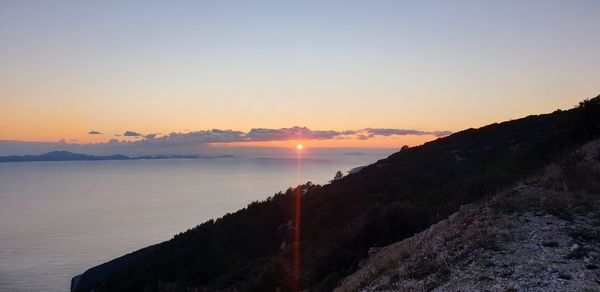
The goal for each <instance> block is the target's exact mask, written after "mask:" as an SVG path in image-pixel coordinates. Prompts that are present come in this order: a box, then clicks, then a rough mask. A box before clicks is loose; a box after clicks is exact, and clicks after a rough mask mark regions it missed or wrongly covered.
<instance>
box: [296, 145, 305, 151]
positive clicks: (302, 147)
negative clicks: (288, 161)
mask: <svg viewBox="0 0 600 292" xmlns="http://www.w3.org/2000/svg"><path fill="white" fill-rule="evenodd" d="M296 149H298V150H302V149H304V146H302V144H298V145H296Z"/></svg>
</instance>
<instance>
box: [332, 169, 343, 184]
mask: <svg viewBox="0 0 600 292" xmlns="http://www.w3.org/2000/svg"><path fill="white" fill-rule="evenodd" d="M343 177H344V174H343V173H342V172H341V171H339V170H338V171H337V172H336V173H335V176H334V177H333V180H332V182H334V181H338V180H340V179H342V178H343Z"/></svg>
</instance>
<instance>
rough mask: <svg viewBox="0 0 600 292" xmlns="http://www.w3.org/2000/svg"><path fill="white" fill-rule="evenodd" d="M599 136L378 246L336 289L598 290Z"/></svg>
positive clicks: (599, 278) (599, 286) (599, 240)
mask: <svg viewBox="0 0 600 292" xmlns="http://www.w3.org/2000/svg"><path fill="white" fill-rule="evenodd" d="M599 159H600V140H596V141H593V142H591V143H588V144H587V145H585V146H583V147H581V148H580V149H578V150H577V151H575V152H574V153H573V154H572V155H569V156H567V157H566V158H565V159H563V160H562V161H560V162H558V163H555V164H553V165H551V166H549V167H546V168H545V169H543V170H542V171H540V173H538V174H536V175H534V176H532V177H530V178H529V179H527V180H525V181H523V182H521V183H520V184H518V185H517V186H515V187H513V188H509V189H508V190H504V191H500V192H498V193H497V194H495V195H494V196H492V197H491V198H490V199H488V200H485V201H483V202H480V203H478V204H476V205H473V204H471V205H465V206H463V207H462V208H461V209H460V210H459V211H458V212H456V213H455V214H453V215H452V216H450V217H449V218H448V219H446V220H443V221H441V222H439V223H437V224H435V225H433V226H431V227H430V228H428V229H427V230H425V231H423V232H421V233H419V234H417V235H415V236H413V237H411V238H408V239H405V240H403V241H400V242H398V243H395V244H392V245H389V246H387V247H384V248H381V249H378V250H377V249H372V253H373V254H372V255H371V256H370V257H369V258H368V259H366V260H365V261H363V262H362V263H361V268H360V269H359V270H358V271H357V272H355V273H354V274H352V275H351V276H349V277H347V278H346V279H345V280H344V281H343V282H342V284H341V286H340V287H338V288H337V289H336V291H338V292H342V291H359V290H360V291H430V290H433V291H600V269H599V267H600V160H599Z"/></svg>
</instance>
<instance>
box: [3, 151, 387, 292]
mask: <svg viewBox="0 0 600 292" xmlns="http://www.w3.org/2000/svg"><path fill="white" fill-rule="evenodd" d="M393 152H394V150H391V149H353V150H352V151H349V150H347V149H312V150H311V151H305V152H304V153H301V154H300V153H294V152H290V153H288V152H285V151H284V152H278V153H276V154H274V155H264V156H261V155H254V156H253V155H242V156H233V157H230V156H226V157H204V158H198V159H162V160H125V161H62V162H21V163H0V291H15V292H18V291H69V289H70V281H71V278H72V277H74V276H76V275H78V274H81V273H83V272H84V271H85V270H86V269H88V268H90V267H93V266H96V265H98V264H101V263H104V262H107V261H109V260H111V259H114V258H116V257H119V256H122V255H124V254H127V253H130V252H132V251H135V250H138V249H140V248H143V247H146V246H148V245H151V244H155V243H159V242H162V241H166V240H169V239H171V238H172V237H173V236H174V235H175V234H178V233H180V232H184V231H186V230H188V229H190V228H193V227H194V226H196V225H198V224H201V223H202V222H205V221H207V220H209V219H212V218H218V217H221V216H223V215H224V214H226V213H228V212H235V211H236V210H238V209H241V208H243V207H244V206H246V205H247V204H248V203H251V202H253V201H259V200H264V199H266V198H267V197H269V196H272V195H273V194H275V193H276V192H278V191H285V190H286V189H287V188H288V187H290V186H295V185H298V184H299V183H304V182H306V181H312V182H313V183H316V184H325V183H327V182H328V181H329V180H331V179H332V178H333V176H334V174H335V172H336V171H338V170H340V171H342V172H347V171H349V170H351V169H353V168H355V167H360V166H364V165H367V164H370V163H373V162H375V161H377V160H379V159H382V158H385V157H386V156H388V155H389V154H391V153H393Z"/></svg>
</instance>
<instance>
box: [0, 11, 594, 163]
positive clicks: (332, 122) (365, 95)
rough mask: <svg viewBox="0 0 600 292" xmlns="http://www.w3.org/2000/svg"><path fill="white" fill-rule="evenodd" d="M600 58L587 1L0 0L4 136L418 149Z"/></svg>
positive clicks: (538, 104) (577, 83) (501, 113)
mask: <svg viewBox="0 0 600 292" xmlns="http://www.w3.org/2000/svg"><path fill="white" fill-rule="evenodd" d="M598 52H600V1H594V0H580V1H552V0H549V1H541V0H540V1H510V0H509V1H460V0H457V1H227V0H222V1H93V0H92V1H60V0H57V1H29V0H18V1H9V0H0V140H6V141H8V140H10V141H25V142H56V141H59V140H63V139H64V141H63V142H66V143H75V144H85V143H109V141H111V140H112V139H116V140H112V143H117V142H119V141H128V143H131V142H133V141H142V142H144V141H145V142H146V143H152V142H154V140H152V141H150V139H156V138H160V137H163V138H165V139H163V140H162V141H163V142H165V141H167V140H168V139H167V138H169V137H177V139H180V137H187V139H189V137H190V136H193V137H196V139H195V140H194V139H192V142H190V143H191V144H190V146H191V147H195V146H197V145H199V144H201V145H205V144H206V142H202V141H205V140H202V139H206V137H204V136H202V135H209V136H211V135H212V136H215V135H217V133H218V134H219V135H220V134H222V133H220V132H213V130H215V131H227V130H231V131H233V132H239V133H241V134H240V135H241V136H240V137H241V138H240V137H238V138H237V139H234V140H233V141H232V140H226V141H223V140H218V139H217V140H213V141H217V143H209V144H210V145H213V146H218V147H222V146H231V145H238V146H239V145H252V146H259V147H260V146H281V145H284V144H288V143H291V142H290V141H292V142H293V143H296V141H304V142H305V143H312V144H313V145H314V146H315V147H316V146H318V147H400V146H401V145H404V144H408V145H418V144H420V143H423V142H425V141H428V140H432V139H435V138H438V137H439V136H440V135H436V134H432V133H434V132H440V131H448V132H456V131H460V130H462V129H466V128H470V127H480V126H483V125H486V124H489V123H493V122H499V121H504V120H509V119H515V118H519V117H523V116H527V115H530V114H539V113H545V112H551V111H553V110H555V109H558V108H561V109H568V108H572V107H573V106H574V105H575V104H577V103H578V102H579V101H581V100H582V99H584V98H589V97H593V96H596V95H598V94H599V93H600V88H599V87H600V74H598V72H597V70H598V68H600V54H598ZM304 127H306V128H307V129H308V130H309V132H305V131H304V130H297V129H304ZM253 129H254V130H257V129H269V130H273V131H279V132H278V133H280V132H286V131H287V133H301V134H307V133H308V134H309V136H310V135H312V132H313V131H315V132H317V133H319V132H327V131H333V132H338V133H349V132H352V135H333V136H331V137H329V136H328V138H316V139H308V138H307V137H305V136H301V135H300V136H298V134H291V136H277V137H279V138H277V139H273V140H268V139H259V140H256V139H255V138H252V137H253V136H252V135H250V133H253ZM290 129H292V130H290ZM293 129H296V130H295V131H294V130H293ZM366 129H367V130H366ZM368 129H378V130H382V129H386V130H392V132H394V131H396V132H394V133H400V134H390V135H381V133H382V132H381V131H372V132H369V130H368ZM407 130H409V132H406V131H407ZM303 131H304V132H303ZM410 131H416V132H417V133H418V134H414V132H410ZM127 132H130V133H137V134H139V135H126V133H127ZM366 132H367V133H368V134H367V135H365V133H366ZM90 133H91V134H90ZM207 133H208V134H207ZM361 133H362V134H361ZM387 133H390V132H389V131H388V132H387ZM171 135H174V136H171ZM199 136H202V137H201V138H197V137H199ZM212 136H211V137H212ZM217 136H218V135H217ZM319 137H320V136H319ZM221 138H222V137H221ZM221 138H219V139H221ZM198 139H199V140H198ZM223 139H226V138H223ZM171 140H173V139H171ZM169 141H170V140H169ZM178 141H180V140H178ZM186 141H187V140H186ZM53 147H54V146H53ZM0 150H1V149H0ZM0 152H1V151H0Z"/></svg>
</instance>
